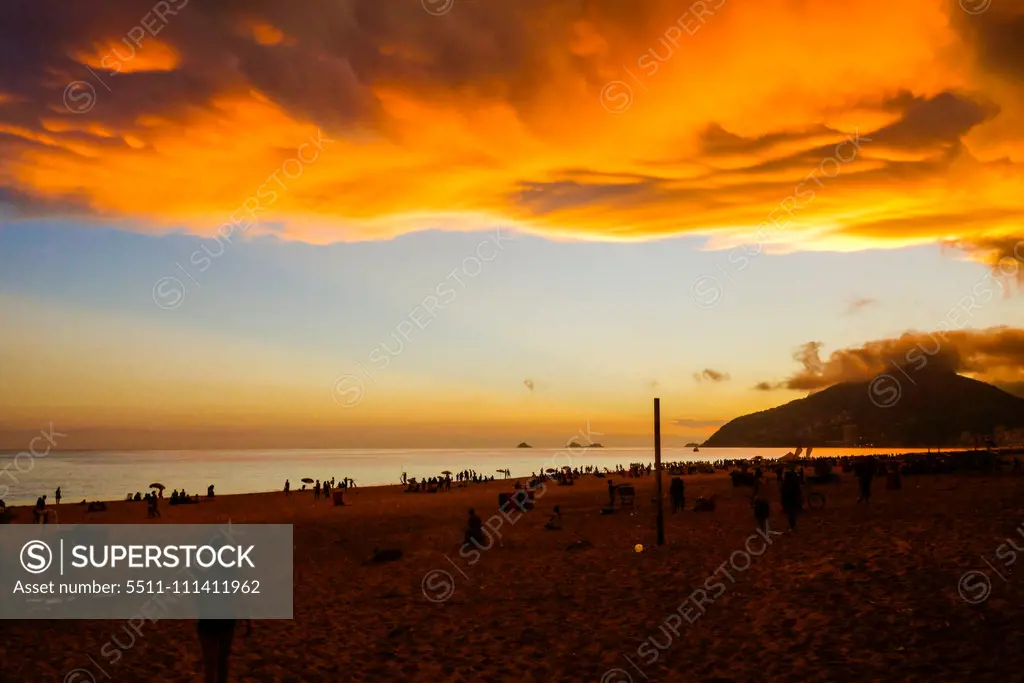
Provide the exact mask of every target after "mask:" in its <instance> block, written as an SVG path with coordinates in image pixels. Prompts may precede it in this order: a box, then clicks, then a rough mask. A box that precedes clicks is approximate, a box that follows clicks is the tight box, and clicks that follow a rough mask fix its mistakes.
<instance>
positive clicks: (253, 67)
mask: <svg viewBox="0 0 1024 683" xmlns="http://www.w3.org/2000/svg"><path fill="white" fill-rule="evenodd" d="M175 4H177V5H179V6H180V7H178V8H177V13H175V14H173V15H169V16H166V17H165V19H166V22H165V24H162V25H161V31H160V36H159V40H158V39H156V38H153V37H152V36H149V35H147V36H145V39H144V40H142V41H141V44H139V45H135V44H134V43H133V42H131V41H128V42H125V40H128V39H125V40H121V41H120V42H118V41H116V40H115V41H111V40H110V38H109V36H111V35H118V34H123V33H125V32H127V31H129V30H132V27H134V26H137V25H138V23H139V17H137V16H136V14H137V8H134V7H133V6H132V5H131V4H130V3H127V2H124V1H123V0H122V1H118V2H113V3H110V4H109V5H106V4H105V5H104V8H103V10H102V12H100V14H99V15H98V16H95V17H93V18H92V19H90V20H85V19H86V17H85V16H84V15H81V16H80V14H79V13H78V11H77V10H76V11H74V12H67V11H65V8H63V7H62V5H61V4H60V3H57V0H41V1H40V2H38V3H35V4H34V5H32V9H31V10H27V11H31V12H35V13H36V16H37V18H36V19H35V21H37V22H38V23H39V24H40V25H42V26H47V27H49V29H51V30H48V31H44V32H41V34H42V35H45V36H47V37H46V39H45V40H44V41H43V44H40V45H35V44H33V43H31V41H29V40H28V39H27V38H26V37H23V36H21V35H19V33H18V31H16V30H15V29H14V28H13V26H11V25H10V24H9V23H8V24H5V25H4V27H3V28H0V41H3V42H4V44H9V45H12V46H13V47H12V52H11V53H12V54H19V55H20V54H21V52H19V50H20V51H22V52H24V55H23V56H21V57H19V64H18V65H15V66H17V67H18V68H12V69H10V70H8V72H7V74H6V75H4V76H2V77H0V92H3V93H6V98H7V99H5V101H4V102H3V107H0V129H2V130H4V131H17V132H16V133H14V134H10V135H8V136H6V137H4V138H0V190H4V189H6V192H5V193H4V194H5V195H10V196H17V197H19V207H20V208H22V209H23V210H26V211H34V212H35V213H38V212H39V211H40V210H41V211H43V212H45V211H48V210H52V207H54V206H60V207H61V208H60V211H61V212H62V213H64V214H66V213H68V212H69V211H71V210H72V208H73V207H74V210H76V211H77V212H79V213H81V214H84V215H86V214H99V215H103V216H116V217H129V218H133V219H135V224H137V225H139V226H140V229H152V230H160V229H165V228H167V227H169V226H175V227H178V226H182V225H184V226H185V227H187V228H189V229H191V230H194V231H196V232H200V233H203V234H211V233H212V232H213V231H214V230H215V229H216V228H217V226H218V225H220V224H221V223H223V222H224V221H225V220H227V216H226V215H225V214H230V213H231V212H232V211H233V210H234V209H235V207H237V206H238V205H239V204H240V203H241V202H243V201H245V200H246V199H247V198H249V197H251V196H252V195H253V194H254V193H255V192H256V191H257V189H258V188H259V187H260V186H261V185H262V184H263V183H265V181H266V178H267V177H268V176H269V175H270V174H273V173H275V172H276V171H278V169H280V168H281V164H282V163H285V162H287V160H288V159H289V157H290V156H294V155H295V154H296V152H297V149H298V147H299V145H301V144H303V142H304V141H306V140H307V139H308V138H309V136H311V135H316V134H317V131H322V132H323V134H324V135H325V136H326V137H327V138H329V139H331V140H332V141H333V142H332V143H331V145H330V146H328V147H325V149H324V151H323V154H321V155H319V156H318V158H317V160H316V161H315V163H310V164H305V165H304V166H303V171H302V174H301V176H299V177H295V178H292V179H290V180H292V181H294V182H291V183H290V184H289V187H288V189H287V192H282V193H279V196H278V197H277V199H276V200H275V201H274V202H273V203H272V204H265V205H261V206H260V207H259V211H258V212H257V213H258V214H259V217H260V220H261V222H263V223H269V222H273V223H275V225H280V226H282V227H281V229H280V232H279V234H280V235H281V236H282V237H284V238H285V239H293V240H306V241H310V242H317V243H320V242H329V241H335V240H353V239H375V238H383V237H391V236H394V235H396V234H400V233H402V232H408V231H412V230H417V229H423V228H424V227H427V226H436V225H437V224H439V223H440V224H444V225H448V226H450V227H452V228H453V229H478V228H480V227H482V225H483V224H484V223H488V222H499V221H501V222H505V223H506V224H511V225H515V226H517V227H519V228H520V229H523V230H528V231H532V232H535V233H539V234H543V235H547V236H549V237H552V238H555V239H579V238H582V239H595V240H643V239H652V238H658V237H662V236H668V235H677V234H683V233H693V234H700V235H705V236H707V238H708V247H709V248H713V249H716V248H728V247H730V246H734V245H736V244H739V243H743V242H747V243H749V242H751V241H755V240H756V241H760V242H764V243H765V244H766V245H767V247H768V248H769V249H771V250H775V251H793V250H807V249H828V250H842V251H852V250H858V249H866V248H897V247H903V246H907V245H914V244H930V243H938V242H951V243H954V244H957V245H959V246H960V247H962V248H964V249H966V250H968V251H970V252H972V253H977V249H976V247H977V245H982V246H983V247H985V248H988V247H987V246H985V245H991V244H993V243H995V242H1000V243H1002V242H1005V241H1007V240H1012V239H1013V238H1014V237H1015V236H1016V235H1019V234H1020V233H1021V231H1020V228H1019V226H1020V221H1021V218H1024V195H1022V194H1021V192H1020V187H1021V186H1024V170H1022V164H1024V133H1021V130H1024V128H1022V126H1021V125H1020V123H1021V119H1022V118H1024V86H1022V83H1021V81H1020V79H1019V74H1020V73H1021V69H1022V68H1024V50H1021V48H1020V47H1019V45H1020V44H1022V42H1021V41H1019V40H1015V38H1019V37H1020V36H1021V33H1022V32H1024V29H1022V27H1024V9H1021V8H1020V7H1019V6H1011V3H992V6H991V7H990V8H989V10H988V11H987V12H984V13H982V14H976V15H969V14H967V13H965V12H964V11H963V10H962V9H961V8H960V7H959V5H958V3H957V2H956V0H907V1H906V2H901V3H898V4H896V5H894V4H893V3H891V2H888V1H886V0H850V2H847V3H844V4H843V5H842V6H839V5H835V4H830V3H806V2H803V1H802V0H766V1H764V2H751V1H748V0H728V1H726V0H701V1H698V2H692V3H690V4H689V5H683V6H680V5H679V4H678V3H675V2H670V1H669V0H658V1H656V2H650V3H643V5H630V6H629V8H628V9H624V6H623V5H621V3H619V2H617V0H591V1H590V2H586V3H581V2H578V1H576V0H573V1H571V2H570V1H568V0H566V1H565V2H552V1H550V0H523V2H519V3H514V4H509V3H461V4H459V5H458V6H457V7H456V8H455V10H453V11H452V12H449V13H448V14H445V15H443V16H433V15H431V14H429V13H427V12H423V11H420V8H418V7H417V6H415V4H414V5H413V6H411V7H410V8H407V9H403V10H401V11H395V10H394V9H389V8H384V7H383V6H382V5H381V4H380V3H377V2H373V1H371V0H342V1H340V2H339V1H338V0H331V1H330V2H328V1H327V0H315V1H313V2H311V3H307V4H304V5H303V7H302V8H301V9H296V8H294V7H280V8H270V7H268V8H266V9H265V10H263V11H261V12H260V13H259V14H258V15H257V14H254V13H253V11H252V8H251V7H250V6H249V3H243V2H241V0H219V1H217V2H214V3H212V4H200V3H188V2H186V3H184V4H182V3H181V1H180V0H178V2H176V3H175ZM58 9H60V11H58ZM93 11H96V10H93ZM239 27H246V28H245V30H244V31H240V30H239ZM243 34H244V35H243ZM33 35H34V34H33ZM82 45H88V46H91V47H90V48H89V49H88V50H84V51H83V49H82V48H80V47H76V46H82ZM133 47H134V49H133V50H131V51H130V52H131V54H129V48H133ZM62 54H71V55H73V58H71V59H62V58H61V57H59V55H62ZM111 54H113V55H114V57H113V58H112V59H114V60H116V61H117V63H118V65H119V68H118V69H117V71H118V72H119V73H117V76H116V77H113V78H110V79H106V82H105V83H104V84H102V85H101V84H100V83H97V82H93V80H89V79H91V77H90V75H89V73H88V72H86V71H83V69H82V64H86V65H89V66H90V67H91V68H93V69H94V70H96V71H97V73H98V74H99V75H100V76H102V72H101V71H100V70H101V69H107V70H108V71H110V70H114V69H113V68H112V64H113V62H112V61H111V57H110V56H111ZM127 57H130V58H127ZM105 59H106V63H104V60H105ZM76 81H82V82H84V83H86V84H87V85H78V86H76V87H77V88H78V89H77V90H72V91H71V95H72V96H71V97H69V92H68V90H67V88H68V87H69V83H72V82H76ZM89 88H91V90H89ZM88 96H91V99H90V97H88ZM0 196H3V195H0ZM72 212H73V211H72ZM989 251H991V250H990V249H989ZM986 253H987V252H986ZM979 258H983V257H981V256H979Z"/></svg>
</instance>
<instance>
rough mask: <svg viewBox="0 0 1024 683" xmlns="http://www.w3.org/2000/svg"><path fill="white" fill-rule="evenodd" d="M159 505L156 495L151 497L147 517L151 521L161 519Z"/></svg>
mask: <svg viewBox="0 0 1024 683" xmlns="http://www.w3.org/2000/svg"><path fill="white" fill-rule="evenodd" d="M158 505H159V503H158V502H157V497H156V494H155V493H154V494H153V495H151V496H150V497H149V501H148V503H147V506H148V507H149V510H148V511H147V512H148V514H147V515H146V516H147V517H148V518H149V519H159V517H160V508H159V507H157V506H158Z"/></svg>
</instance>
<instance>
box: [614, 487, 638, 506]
mask: <svg viewBox="0 0 1024 683" xmlns="http://www.w3.org/2000/svg"><path fill="white" fill-rule="evenodd" d="M616 490H617V491H618V494H619V503H621V504H622V507H625V506H627V505H628V506H630V507H633V499H634V498H636V489H634V488H633V487H632V486H621V485H620V486H617V487H616Z"/></svg>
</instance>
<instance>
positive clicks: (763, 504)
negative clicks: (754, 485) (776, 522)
mask: <svg viewBox="0 0 1024 683" xmlns="http://www.w3.org/2000/svg"><path fill="white" fill-rule="evenodd" d="M770 510H771V508H769V506H768V501H767V500H765V499H764V498H758V499H757V500H755V501H754V519H756V520H757V528H758V529H760V530H761V531H762V532H763V533H764V534H765V535H766V536H767V534H768V514H769V512H770Z"/></svg>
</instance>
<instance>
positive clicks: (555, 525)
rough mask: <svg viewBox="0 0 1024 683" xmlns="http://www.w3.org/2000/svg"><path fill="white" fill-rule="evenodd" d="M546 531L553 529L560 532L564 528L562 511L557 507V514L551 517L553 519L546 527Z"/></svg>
mask: <svg viewBox="0 0 1024 683" xmlns="http://www.w3.org/2000/svg"><path fill="white" fill-rule="evenodd" d="M544 528H545V529H551V530H552V531H558V530H559V529H561V528H562V511H561V510H560V509H559V508H558V506H557V505H556V506H555V514H553V515H551V519H549V520H548V523H547V524H545V525H544Z"/></svg>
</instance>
